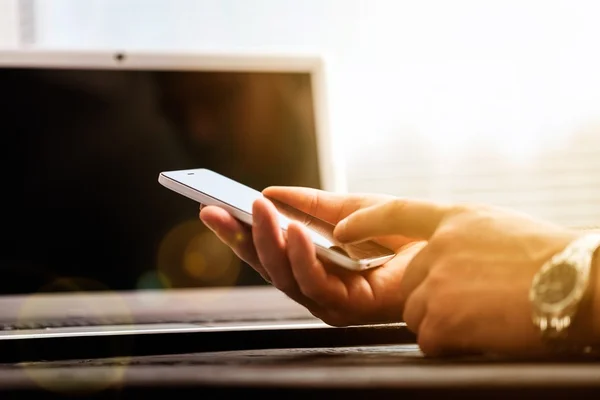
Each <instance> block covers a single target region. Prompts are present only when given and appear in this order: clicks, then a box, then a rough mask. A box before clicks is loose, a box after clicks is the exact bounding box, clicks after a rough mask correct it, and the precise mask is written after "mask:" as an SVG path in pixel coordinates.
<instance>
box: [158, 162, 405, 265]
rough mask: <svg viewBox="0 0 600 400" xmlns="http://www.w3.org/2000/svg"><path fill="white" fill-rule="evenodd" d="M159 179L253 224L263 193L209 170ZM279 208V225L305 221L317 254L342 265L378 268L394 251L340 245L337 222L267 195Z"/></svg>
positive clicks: (171, 173)
mask: <svg viewBox="0 0 600 400" xmlns="http://www.w3.org/2000/svg"><path fill="white" fill-rule="evenodd" d="M158 182H159V183H160V184H161V185H163V186H165V187H166V188H168V189H171V190H173V191H174V192H177V193H179V194H181V195H183V196H186V197H188V198H190V199H192V200H195V201H197V202H198V203H200V204H203V205H212V206H219V207H221V208H223V209H225V210H227V211H228V212H229V213H230V214H231V215H232V216H234V217H235V218H237V219H238V220H240V221H242V222H244V223H246V224H248V225H252V204H253V203H254V201H255V200H256V199H259V198H261V197H264V198H267V197H266V196H264V195H263V194H262V193H261V192H259V191H257V190H254V189H252V188H250V187H248V186H246V185H243V184H241V183H239V182H236V181H234V180H232V179H230V178H227V177H225V176H223V175H220V174H218V173H216V172H214V171H211V170H208V169H191V170H180V171H167V172H161V173H160V174H159V176H158ZM267 199H268V200H269V201H271V202H272V203H273V204H274V205H275V207H276V208H277V210H278V218H279V226H280V227H281V229H282V230H283V231H284V232H285V231H286V230H287V227H288V225H289V223H290V222H291V221H298V222H300V223H301V224H303V225H304V226H305V227H306V229H307V232H308V234H309V235H310V237H311V239H312V242H313V243H314V244H315V248H316V251H317V256H318V257H319V258H320V259H322V260H323V259H325V260H327V261H330V262H332V263H334V264H336V265H339V266H341V267H344V268H347V269H350V270H353V271H363V270H366V269H370V268H373V267H378V266H380V265H382V264H384V263H385V262H387V261H388V260H390V259H391V258H392V257H394V255H395V253H394V252H393V251H392V250H390V249H388V248H387V247H384V246H382V245H380V244H378V243H375V242H373V241H364V242H360V243H353V244H341V243H339V242H337V241H336V240H335V239H334V237H333V229H334V225H332V224H330V223H328V222H326V221H323V220H321V219H319V218H316V217H314V216H312V215H309V214H306V213H304V212H302V211H300V210H298V209H296V208H294V207H291V206H289V205H287V204H283V203H281V202H279V201H276V200H274V199H270V198H267Z"/></svg>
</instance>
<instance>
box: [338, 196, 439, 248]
mask: <svg viewBox="0 0 600 400" xmlns="http://www.w3.org/2000/svg"><path fill="white" fill-rule="evenodd" d="M449 210H450V208H449V206H447V205H443V204H440V203H434V202H428V201H422V200H408V199H394V200H392V201H388V202H385V203H382V204H376V205H374V206H371V207H368V208H365V209H362V210H359V211H357V212H355V213H353V214H351V215H349V216H348V217H347V218H345V219H344V220H342V221H340V223H339V224H338V225H337V226H336V228H335V230H334V235H335V237H336V238H337V239H338V240H339V241H340V242H343V243H351V242H358V241H362V240H366V239H371V238H373V237H377V236H387V235H403V236H406V237H410V238H413V239H425V240H427V239H429V238H430V237H431V236H432V235H433V233H434V232H435V231H436V230H437V228H438V226H439V225H440V223H441V222H442V220H443V219H444V218H445V217H446V215H447V214H448V212H449Z"/></svg>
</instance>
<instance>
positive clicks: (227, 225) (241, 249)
mask: <svg viewBox="0 0 600 400" xmlns="http://www.w3.org/2000/svg"><path fill="white" fill-rule="evenodd" d="M200 219H201V220H202V222H204V224H205V225H206V226H207V227H208V228H209V229H210V230H211V231H213V232H214V233H215V235H217V237H218V238H219V239H220V240H221V241H222V242H223V243H225V244H226V245H228V246H229V247H231V249H232V250H233V252H234V253H235V254H236V255H237V256H238V257H239V258H240V259H242V260H244V261H245V262H246V263H248V264H249V265H250V266H251V267H252V268H254V269H255V270H256V271H257V272H258V273H259V274H261V276H262V277H263V278H264V279H265V280H267V281H269V276H268V275H267V272H266V271H265V269H264V268H263V267H262V265H261V263H260V260H259V258H258V254H257V253H256V249H255V248H254V243H253V240H252V233H251V231H250V229H249V228H248V227H247V226H245V225H244V224H242V223H241V222H240V221H238V220H237V219H235V218H234V217H232V216H231V214H229V213H228V212H227V211H225V210H223V209H222V208H219V207H216V206H203V207H202V208H201V210H200Z"/></svg>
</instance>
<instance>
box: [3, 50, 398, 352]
mask: <svg viewBox="0 0 600 400" xmlns="http://www.w3.org/2000/svg"><path fill="white" fill-rule="evenodd" d="M323 71H324V64H323V60H322V59H321V58H320V57H315V56H306V55H303V56H301V55H273V54H271V55H268V54H229V55H224V54H174V53H161V54H146V53H127V52H116V53H112V52H65V51H61V52H49V51H38V50H26V51H5V52H1V53H0V87H1V88H2V90H1V91H0V121H1V124H2V125H1V128H0V129H1V131H2V141H3V144H2V146H1V148H2V151H3V153H4V154H2V157H0V158H1V160H2V161H0V162H1V164H2V169H1V171H2V180H1V181H2V200H1V206H2V207H1V209H2V210H4V211H5V216H4V218H3V228H4V232H5V239H4V240H3V241H2V242H1V243H0V273H1V276H2V279H1V280H0V354H4V357H7V354H9V353H10V354H12V356H11V357H13V358H14V359H39V358H46V359H47V358H51V357H69V356H71V357H74V356H94V355H103V354H104V355H105V354H106V349H107V348H110V349H111V351H113V353H114V354H117V355H118V354H121V353H123V352H125V353H127V354H129V353H130V352H131V351H133V350H132V348H133V347H132V346H133V345H131V346H129V345H127V346H125V345H124V344H123V343H126V342H127V341H129V342H127V343H130V344H131V343H133V342H131V341H132V340H134V339H135V340H134V341H135V346H134V347H135V348H136V349H137V350H136V351H138V352H141V353H144V354H147V353H148V352H152V351H155V352H161V353H164V352H169V351H176V350H177V349H179V350H181V351H183V350H185V351H189V350H194V349H195V350H198V349H200V348H210V349H215V348H218V347H219V346H221V344H222V345H223V346H224V347H223V348H231V346H232V343H236V344H235V345H233V347H235V346H242V347H243V346H249V347H252V346H277V343H278V342H277V340H279V345H280V346H289V345H295V346H297V345H299V342H298V341H297V339H298V338H299V337H301V338H303V340H304V343H305V344H306V345H311V346H312V345H315V344H317V343H319V341H321V342H322V343H326V344H327V345H332V343H334V342H336V341H337V343H340V344H343V343H346V344H348V343H351V342H352V340H353V339H351V337H350V336H349V334H346V335H345V336H343V335H342V336H340V332H342V331H343V332H346V333H348V332H350V331H352V330H354V331H356V332H359V331H360V332H362V333H360V334H358V336H353V337H355V338H356V340H358V341H359V342H361V343H363V342H364V341H365V340H367V341H376V342H380V341H384V342H388V341H389V340H390V338H391V337H390V336H387V337H386V335H385V334H383V332H384V329H383V328H382V327H379V329H378V330H377V333H376V334H375V335H371V334H370V333H365V332H366V331H365V330H364V329H365V328H364V327H354V328H353V327H350V328H333V327H330V326H328V325H326V324H324V323H323V322H321V321H320V320H318V319H316V318H315V317H313V316H312V315H311V314H310V313H309V312H308V311H307V310H306V309H304V308H303V307H302V306H300V305H298V304H296V303H295V302H293V301H292V300H290V299H288V298H287V297H286V296H285V295H284V294H283V293H280V292H278V291H277V290H275V289H274V288H272V287H270V286H269V285H267V284H265V282H264V281H263V280H262V279H261V278H260V276H259V275H258V274H257V273H256V272H255V271H254V270H252V268H250V267H249V266H248V265H245V264H244V262H243V261H241V260H240V259H239V258H237V257H236V256H235V254H234V253H233V252H232V251H231V250H230V249H229V248H227V247H226V246H225V245H223V244H222V243H220V242H219V241H218V240H217V238H216V237H215V236H214V235H213V234H212V233H211V232H210V231H208V229H207V228H206V227H204V226H203V224H202V223H201V222H200V221H199V219H198V204H195V203H194V202H192V201H190V200H188V199H186V198H184V197H183V196H180V195H177V194H175V193H174V192H172V191H169V190H167V189H165V188H164V187H162V186H161V185H159V184H158V182H157V176H158V174H159V172H161V171H165V170H178V169H187V168H209V169H212V170H214V171H217V172H219V173H221V174H223V175H226V176H228V177H231V178H233V179H235V180H238V181H240V182H242V183H244V184H246V185H248V186H250V187H253V188H255V189H257V190H262V189H263V188H265V187H267V186H271V185H292V186H307V187H314V188H321V189H325V190H332V191H344V190H345V187H344V179H343V171H342V170H341V169H340V168H339V162H338V158H337V157H336V156H335V153H334V150H333V149H334V146H333V145H332V141H331V136H330V134H329V132H328V124H327V110H326V99H325V86H324V83H325V80H324V73H323ZM394 329H397V327H394ZM265 332H268V333H269V334H268V335H266V336H265ZM283 332H295V333H298V334H299V336H295V337H294V336H289V335H287V336H285V335H284V334H282V333H283ZM307 332H312V333H310V334H309V333H307ZM315 332H332V335H333V336H329V337H328V336H322V334H321V333H319V335H315V334H314V333H315ZM369 332H370V331H369ZM165 335H170V336H169V337H171V338H172V339H171V340H165V339H164V337H165ZM198 335H201V337H202V339H198V337H199V336H198ZM227 335H229V336H227ZM277 335H279V336H277ZM311 335H312V336H311ZM361 335H362V336H361ZM369 335H371V336H372V337H371V336H369ZM276 337H279V339H276ZM310 337H312V338H313V339H312V341H311V340H309V339H308V338H310ZM341 337H345V338H346V341H345V342H344V340H341V339H339V338H341ZM367 337H370V338H368V339H367ZM132 338H134V339H132ZM185 338H187V339H185ZM250 338H255V339H256V340H257V341H256V342H255V343H254V344H251V343H250V342H251V341H252V340H250ZM290 338H291V339H290ZM319 338H320V339H319ZM323 338H325V339H323ZM335 338H337V339H335ZM393 338H394V340H398V338H399V336H398V333H397V332H395V331H394V332H393ZM117 339H118V340H120V341H118V343H119V345H118V346H117V345H115V343H117V342H115V340H117ZM290 340H291V341H290ZM323 340H325V342H323ZM17 342H18V343H23V344H26V345H24V346H20V345H19V346H16V347H15V343H17ZM223 342H225V343H223ZM140 343H142V344H140ZM165 343H170V344H171V347H169V348H165ZM244 343H245V344H244ZM107 346H108V347H107ZM123 346H125V347H123ZM128 346H129V347H128ZM177 346H179V347H177ZM215 346H216V347H215ZM25 348H26V349H27V350H26V351H25V350H23V349H25ZM115 348H120V349H121V350H119V351H116V350H115ZM15 349H17V350H15ZM19 349H20V350H19ZM69 349H77V351H76V352H75V350H73V351H72V352H69V351H68V350H69ZM124 349H126V350H124ZM140 349H143V350H140ZM53 351H54V352H53ZM177 351H178V350H177Z"/></svg>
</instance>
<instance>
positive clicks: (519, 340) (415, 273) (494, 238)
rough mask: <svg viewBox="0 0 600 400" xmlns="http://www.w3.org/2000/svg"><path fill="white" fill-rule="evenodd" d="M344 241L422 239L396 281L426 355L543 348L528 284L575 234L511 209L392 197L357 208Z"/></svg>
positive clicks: (342, 232)
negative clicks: (393, 237)
mask: <svg viewBox="0 0 600 400" xmlns="http://www.w3.org/2000/svg"><path fill="white" fill-rule="evenodd" d="M334 234H335V236H336V238H337V239H338V240H340V241H341V242H354V241H360V240H364V239H368V238H370V237H381V236H386V235H398V234H400V235H405V236H410V237H415V238H421V239H424V240H427V241H428V243H427V245H426V246H425V247H424V248H423V249H422V250H421V251H420V252H419V254H418V255H417V256H415V257H414V258H413V259H412V260H411V261H410V263H409V265H408V267H407V269H406V272H405V273H404V278H403V280H402V283H401V286H400V289H401V290H400V292H401V297H402V298H406V299H407V300H406V305H405V311H404V319H405V322H406V323H407V326H408V327H409V328H410V329H411V330H412V331H413V332H415V333H416V334H417V337H418V343H419V345H420V347H421V349H422V350H423V352H424V353H426V354H432V355H440V354H447V353H457V352H458V353H463V352H467V353H473V352H475V353H480V352H492V353H511V354H512V353H519V354H523V353H526V352H528V351H531V352H538V351H543V350H542V347H541V341H540V339H539V337H540V335H539V332H538V331H537V330H536V328H535V327H534V325H533V323H532V321H531V306H530V303H529V300H528V294H529V287H530V285H531V282H532V280H533V276H534V275H535V273H536V272H537V271H538V270H539V269H540V268H541V266H542V265H543V263H544V262H545V261H547V260H549V259H550V258H551V257H552V256H553V255H554V254H555V253H557V252H559V251H561V250H562V249H563V248H564V247H566V245H567V244H569V243H570V242H571V241H572V240H573V239H574V238H575V237H576V236H577V235H578V234H577V233H576V232H573V231H570V230H567V229H564V228H562V227H558V226H555V225H552V224H549V223H546V222H542V221H538V220H535V219H532V218H530V217H528V216H525V215H521V214H518V213H516V212H511V211H508V210H504V209H500V208H493V207H484V206H477V205H444V204H436V203H428V202H423V201H411V200H400V199H396V200H392V201H389V202H386V203H380V204H377V205H374V206H372V207H369V208H365V209H362V210H359V211H357V212H355V213H353V214H351V215H350V216H349V217H347V218H346V219H345V220H343V221H341V222H340V223H339V224H338V226H337V227H336V229H335V232H334Z"/></svg>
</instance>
